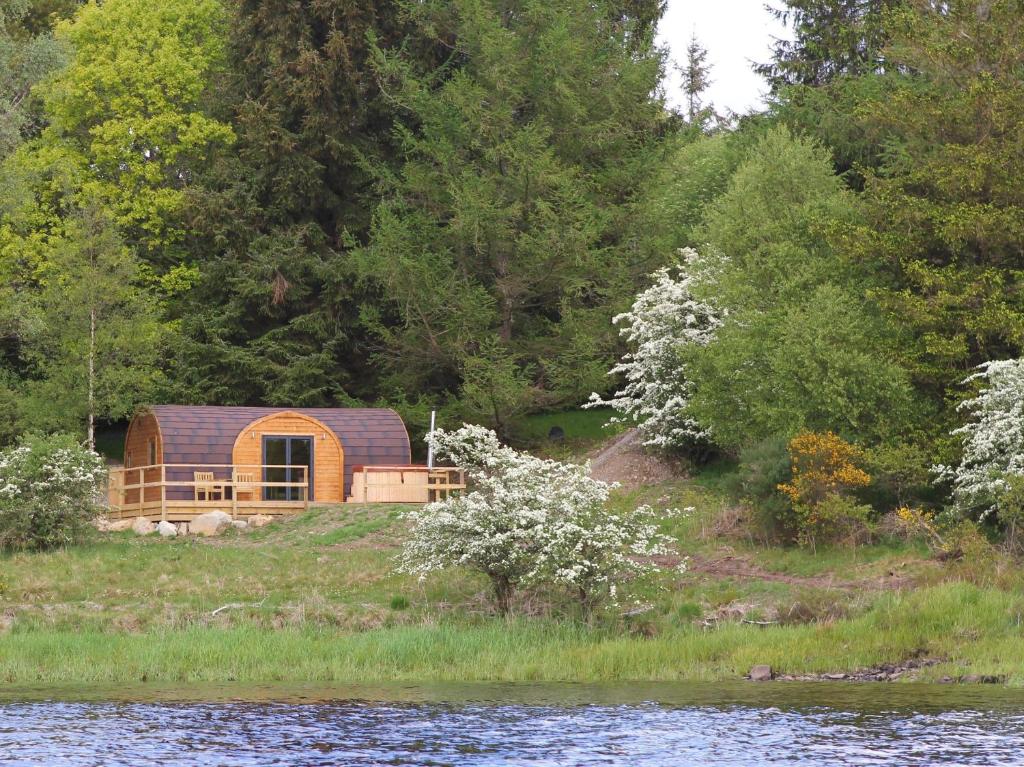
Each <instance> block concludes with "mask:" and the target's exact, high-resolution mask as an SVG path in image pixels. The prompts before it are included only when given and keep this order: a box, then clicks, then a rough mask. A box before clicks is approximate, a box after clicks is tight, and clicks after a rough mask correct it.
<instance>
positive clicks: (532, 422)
mask: <svg viewBox="0 0 1024 767" xmlns="http://www.w3.org/2000/svg"><path fill="white" fill-rule="evenodd" d="M611 415H612V411H611V410H608V409H607V408H597V409H595V410H579V409H576V410H563V411H559V412H555V413H536V414H533V415H528V416H524V417H523V418H522V419H520V420H519V421H518V422H517V423H516V429H515V435H514V436H515V437H516V440H517V442H520V443H522V444H523V445H525V446H527V447H530V448H532V449H534V450H536V451H538V452H540V453H542V454H545V455H552V456H557V457H566V456H568V455H576V454H579V453H582V452H586V451H587V450H589V449H590V448H592V447H594V446H596V445H598V444H599V443H601V442H604V441H605V440H607V439H608V438H609V437H610V436H614V435H615V434H618V433H620V432H621V431H622V430H623V427H622V425H621V424H615V425H612V426H605V424H606V423H608V419H609V418H610V417H611ZM554 428H558V429H561V430H562V432H563V434H564V437H563V439H562V440H560V441H552V439H551V437H550V434H551V430H552V429H554Z"/></svg>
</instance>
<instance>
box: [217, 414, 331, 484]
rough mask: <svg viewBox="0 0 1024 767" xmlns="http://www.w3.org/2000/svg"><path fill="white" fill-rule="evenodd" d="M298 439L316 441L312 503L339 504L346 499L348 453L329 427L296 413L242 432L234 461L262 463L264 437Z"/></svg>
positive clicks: (255, 423) (264, 420) (259, 421)
mask: <svg viewBox="0 0 1024 767" xmlns="http://www.w3.org/2000/svg"><path fill="white" fill-rule="evenodd" d="M265 436H288V437H291V436H295V437H310V438H311V439H312V440H313V500H315V501H327V502H334V503H339V502H341V501H343V500H345V496H344V476H345V452H344V450H343V449H342V447H341V443H340V442H339V441H338V438H337V437H336V436H335V435H334V432H333V431H331V430H330V429H329V428H328V427H327V425H326V424H324V423H322V422H321V421H319V420H317V419H316V418H312V417H311V416H307V415H303V414H301V413H297V412H295V411H291V410H287V411H282V412H280V413H274V414H273V415H268V416H264V417H263V418H258V419H257V420H255V421H253V422H252V423H250V424H249V425H248V426H246V427H245V428H243V429H242V431H241V432H239V434H238V437H237V438H236V439H235V444H234V447H233V448H232V450H231V462H232V463H233V464H235V465H236V466H239V465H259V464H262V463H263V437H265Z"/></svg>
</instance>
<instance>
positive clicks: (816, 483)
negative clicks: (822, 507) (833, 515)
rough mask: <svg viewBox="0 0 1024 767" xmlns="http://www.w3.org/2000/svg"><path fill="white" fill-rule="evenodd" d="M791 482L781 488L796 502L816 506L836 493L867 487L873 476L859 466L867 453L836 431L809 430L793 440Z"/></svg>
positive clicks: (796, 504)
mask: <svg viewBox="0 0 1024 767" xmlns="http://www.w3.org/2000/svg"><path fill="white" fill-rule="evenodd" d="M789 455H790V471H791V474H792V476H791V477H790V480H789V482H784V483H782V484H780V485H779V490H781V491H782V492H783V493H785V494H786V495H788V496H789V499H790V500H791V501H792V502H793V504H794V505H795V506H815V505H816V504H818V503H821V502H822V501H824V500H825V499H826V498H828V497H830V496H833V495H841V494H842V493H844V492H845V491H848V490H852V489H854V488H858V487H865V486H867V485H868V484H870V482H871V477H870V476H869V475H868V473H867V472H865V471H864V470H863V469H861V468H860V466H858V463H860V461H861V460H863V453H862V452H861V450H860V448H858V447H857V446H856V445H851V444H850V443H849V442H847V441H845V440H844V439H843V438H842V437H839V436H837V435H835V434H833V433H832V432H830V431H829V432H825V433H824V434H818V433H815V432H812V431H805V432H801V433H800V434H797V435H796V436H795V437H793V439H791V440H790V441H789Z"/></svg>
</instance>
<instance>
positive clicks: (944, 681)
mask: <svg viewBox="0 0 1024 767" xmlns="http://www.w3.org/2000/svg"><path fill="white" fill-rule="evenodd" d="M952 683H953V677H951V676H944V677H942V678H941V679H939V684H952Z"/></svg>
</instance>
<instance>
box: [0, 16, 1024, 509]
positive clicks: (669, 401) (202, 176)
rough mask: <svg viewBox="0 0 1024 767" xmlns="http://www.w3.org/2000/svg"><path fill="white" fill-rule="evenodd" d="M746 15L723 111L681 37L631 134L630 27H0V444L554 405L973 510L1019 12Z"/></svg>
mask: <svg viewBox="0 0 1024 767" xmlns="http://www.w3.org/2000/svg"><path fill="white" fill-rule="evenodd" d="M778 6H779V7H778V10H777V13H778V14H779V15H780V17H781V18H782V19H783V20H784V21H785V22H786V24H787V25H788V26H789V27H790V28H791V30H792V37H791V39H786V40H779V41H778V42H777V43H776V45H775V49H774V55H773V57H772V59H771V60H770V61H766V62H763V63H760V64H759V65H758V71H759V72H760V73H761V74H762V75H763V76H764V77H765V80H766V83H767V87H769V88H770V96H769V99H768V105H767V107H766V108H765V109H764V110H763V111H761V112H758V113H751V114H744V115H736V114H720V113H719V112H718V111H717V110H716V109H715V107H714V105H713V104H710V103H707V99H706V89H707V85H708V83H709V81H710V80H711V79H713V77H714V73H713V71H709V68H708V66H707V63H706V52H705V51H704V50H703V49H702V47H701V45H700V43H699V41H697V40H695V41H694V43H693V44H692V45H691V46H690V49H689V56H688V60H687V61H684V62H680V65H681V66H682V67H683V75H684V77H683V82H684V87H685V89H686V93H685V94H684V98H682V99H680V100H678V101H679V103H683V104H685V108H672V107H671V106H670V105H669V100H668V98H667V94H666V87H667V86H666V82H667V80H666V76H667V73H668V71H669V68H670V67H671V66H673V63H672V62H671V61H670V60H669V57H668V54H667V52H666V51H665V50H664V49H662V48H661V47H659V46H658V45H657V43H656V29H657V25H658V22H659V19H660V18H661V16H662V14H663V12H664V3H663V2H660V0H608V1H605V0H587V1H586V2H584V1H583V0H556V1H552V0H429V1H428V2H414V1H413V0H382V2H376V3H359V2H353V0H312V1H310V2H301V3H296V2H284V1H283V0H162V1H161V2H160V3H152V2H145V0H105V1H104V2H96V1H95V0H93V1H92V2H88V3H80V2H76V0H6V1H5V2H4V3H3V6H2V16H0V25H2V28H0V178H2V181H0V183H2V188H3V190H4V194H3V195H2V198H0V446H3V445H6V444H11V443H13V442H14V441H15V440H16V439H17V438H18V437H19V435H22V434H25V433H29V432H67V433H71V434H74V435H77V436H78V437H79V438H82V439H88V440H89V441H90V442H92V440H93V439H94V434H95V430H96V429H103V428H106V427H109V426H111V425H116V424H118V423H123V422H124V420H125V419H126V418H127V417H129V416H130V414H131V413H132V412H133V411H134V410H135V409H136V408H137V407H138V406H139V405H142V404H145V403H154V402H181V403H196V404H201V403H209V404H268V405H295V406H322V405H347V404H356V403H365V404H379V405H387V406H391V407H394V408H396V409H397V410H399V412H401V413H402V414H403V415H404V416H405V418H406V420H407V422H408V423H409V424H410V425H411V426H412V427H413V428H419V429H422V428H423V426H424V425H425V424H426V423H427V421H428V418H427V413H429V411H430V410H431V409H438V410H440V411H441V413H442V416H443V418H444V419H447V421H448V422H458V421H468V422H470V423H477V424H482V425H484V426H487V427H489V428H492V429H494V430H495V431H496V432H497V433H498V435H499V436H501V437H502V438H504V439H508V440H511V441H513V442H516V441H517V440H520V441H522V439H523V436H522V431H521V428H522V423H523V419H524V418H526V417H528V416H531V415H534V414H538V413H551V412H558V411H562V410H567V409H575V408H579V407H580V406H582V405H583V404H584V403H586V402H588V400H589V401H590V402H591V403H592V404H594V405H600V404H602V403H604V404H610V405H612V406H613V407H615V408H616V409H617V410H618V411H619V412H620V417H623V418H626V419H627V420H630V419H631V420H633V421H635V422H636V423H638V424H639V425H640V426H641V428H646V434H647V436H648V437H649V442H650V444H652V445H654V446H655V447H658V448H662V449H666V450H670V451H674V452H677V453H682V454H684V455H686V456H688V457H690V458H691V459H693V460H695V461H698V462H699V461H704V460H708V459H709V458H710V457H714V456H723V455H724V456H731V457H733V458H737V457H739V458H741V459H742V460H743V461H744V462H745V463H746V464H749V465H751V466H755V467H756V466H760V465H761V464H763V462H764V460H767V459H765V456H771V455H778V454H781V455H782V456H783V459H784V460H785V461H786V466H787V468H788V461H789V457H788V456H786V455H785V451H786V449H787V446H789V448H790V449H792V445H790V444H789V442H790V440H792V439H793V438H794V437H797V436H798V435H800V434H819V435H828V436H826V437H822V439H834V440H835V441H836V442H835V444H836V445H839V448H837V449H845V448H843V447H842V446H844V445H846V446H856V447H855V448H853V447H851V449H856V450H857V451H859V452H858V454H861V453H863V455H864V456H866V459H865V460H867V461H868V462H869V464H870V466H868V470H869V471H870V473H871V475H872V476H873V477H875V479H876V482H875V484H874V486H873V489H872V490H871V492H875V493H876V494H881V495H884V496H885V498H886V499H887V501H886V503H888V505H889V506H890V507H895V506H897V505H900V504H906V503H911V502H913V503H922V504H931V505H936V504H941V503H943V502H944V501H945V499H947V498H948V497H950V493H951V492H952V493H953V494H954V495H956V497H957V501H958V503H960V505H961V506H962V507H963V508H964V509H966V510H968V511H970V512H971V513H972V514H979V513H981V514H983V513H986V511H987V510H988V509H989V508H990V507H991V505H992V504H993V503H994V500H993V499H994V496H995V495H1000V494H1004V495H1005V493H1004V492H1003V491H1005V490H1006V488H1007V487H1009V484H1013V483H1009V484H1008V483H1007V480H1006V479H1005V477H1003V476H1002V474H1000V475H999V476H998V477H996V476H994V475H992V474H991V466H992V465H994V464H998V460H994V459H993V457H992V452H993V451H995V452H996V453H999V454H1000V455H1006V456H1009V458H1008V460H1009V461H1010V464H1009V465H1003V466H1002V467H1001V470H1002V471H1006V472H1009V473H1011V474H1015V473H1020V472H1019V471H1017V470H1016V469H1014V466H1015V464H1013V461H1019V455H1020V452H1021V450H1020V447H1021V443H1022V442H1024V436H1022V432H1024V427H1022V426H1021V417H1020V415H1021V414H1020V409H1021V396H1020V392H1021V391H1022V386H1024V384H1022V380H1024V373H1022V372H1021V368H1020V366H1019V365H1018V364H1017V363H1016V360H1017V359H1018V358H1019V357H1020V355H1021V345H1022V342H1024V311H1022V309H1024V291H1022V290H1021V287H1022V277H1024V274H1022V270H1024V256H1022V247H1024V187H1022V185H1021V184H1020V181H1019V179H1020V177H1021V171H1022V168H1024V150H1022V146H1024V142H1022V139H1024V127H1022V126H1024V123H1022V120H1021V117H1022V116H1024V115H1022V112H1024V5H1022V3H1020V2H1018V0H951V1H950V2H935V1H934V0H787V2H785V3H780V4H778ZM645 302H646V303H645ZM665 302H668V304H669V307H670V311H669V314H671V315H672V316H668V317H666V316H664V311H662V314H661V315H659V305H662V309H664V306H663V305H664V304H665ZM681 306H682V307H684V308H685V311H682V312H680V311H679V307H681ZM644 307H646V309H645V308H644ZM645 312H646V313H645ZM659 318H660V319H659ZM616 320H617V321H616ZM659 322H660V323H661V324H659ZM651 323H653V324H651ZM624 355H625V356H624ZM990 363H991V364H990ZM979 366H982V367H979ZM609 371H611V373H612V375H609ZM986 386H988V387H989V388H987V389H985V388H984V387H986ZM979 392H980V393H979ZM986 392H987V394H986ZM1000 392H1002V395H1000ZM595 393H596V394H595ZM998 396H1003V400H1004V401H1005V402H1004V404H1005V408H1004V409H1003V410H1002V411H999V412H1004V413H1009V416H1007V417H1008V419H1009V420H1004V421H1002V422H999V421H998V419H995V416H993V418H990V419H989V421H990V423H989V426H990V427H991V428H990V431H989V432H986V433H985V434H980V433H978V432H977V430H976V431H975V432H974V433H965V432H964V431H963V429H964V428H965V424H966V423H967V422H968V420H969V416H970V415H971V413H974V414H975V415H978V414H981V416H980V417H982V420H984V414H985V413H988V414H990V415H991V414H992V413H994V412H996V411H995V410H993V409H992V407H990V405H991V400H992V398H993V397H996V398H998ZM986 397H987V398H988V399H986ZM645 398H646V399H645ZM1007 398H1008V399H1007ZM971 403H974V404H973V405H972V404H971ZM1007 403H1008V404H1007ZM997 410H998V408H997ZM1014 413H1015V414H1016V415H1015V416H1014ZM993 419H995V420H993ZM986 434H987V435H988V436H986ZM992 434H997V435H998V438H999V439H1001V440H1003V441H1002V442H1001V443H1000V445H998V446H996V447H995V448H993V447H992V446H991V445H990V444H989V445H988V446H987V447H986V444H987V443H986V442H985V440H986V439H988V440H989V441H990V442H991V438H992ZM414 436H417V435H415V434H414ZM419 436H422V433H420V434H419ZM997 441H998V440H997ZM986 450H988V453H986V452H985V451H986ZM971 451H974V454H972V453H971ZM979 451H980V452H979ZM1000 451H1002V452H1001V453H1000ZM972 455H973V457H972ZM972 461H973V464H972V465H974V467H975V468H977V467H978V466H982V465H984V466H986V467H988V468H986V469H985V470H984V471H985V472H988V474H985V476H979V475H978V472H977V471H976V472H975V474H974V475H973V479H972V478H971V477H968V476H967V474H969V473H970V472H969V471H967V468H970V467H968V466H967V464H968V463H971V462H972ZM986 461H987V463H986ZM759 462H760V463H759ZM1004 464H1005V462H1004ZM957 465H959V466H960V468H959V469H957V468H955V467H956V466H957ZM944 467H954V468H952V469H949V468H945V469H944ZM965 467H967V468H965ZM1016 468H1017V469H1020V467H1016ZM944 471H945V474H944V473H943V472H944ZM983 473H984V472H983ZM943 477H945V478H946V480H948V481H947V482H946V483H945V484H943V482H942V480H943ZM937 478H938V482H937ZM781 481H782V480H781V479H780V482H781ZM950 482H951V483H952V485H951V484H950ZM993 483H994V484H993ZM853 485H856V482H853ZM951 488H952V490H951ZM1014 488H1016V485H1014ZM782 489H783V490H785V488H782ZM1012 489H1013V488H1012ZM771 490H772V492H774V491H775V487H772V488H771ZM794 492H797V491H794ZM1022 494H1024V490H1020V489H1013V492H1012V493H1011V495H1013V496H1014V498H1017V497H1018V496H1021V495H1022ZM776 495H777V494H776ZM793 497H794V500H795V499H796V496H793ZM1014 503H1016V506H1021V503H1018V502H1017V501H1014ZM1016 506H1014V508H1016ZM1008 513H1009V512H1008Z"/></svg>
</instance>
